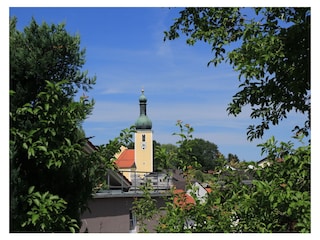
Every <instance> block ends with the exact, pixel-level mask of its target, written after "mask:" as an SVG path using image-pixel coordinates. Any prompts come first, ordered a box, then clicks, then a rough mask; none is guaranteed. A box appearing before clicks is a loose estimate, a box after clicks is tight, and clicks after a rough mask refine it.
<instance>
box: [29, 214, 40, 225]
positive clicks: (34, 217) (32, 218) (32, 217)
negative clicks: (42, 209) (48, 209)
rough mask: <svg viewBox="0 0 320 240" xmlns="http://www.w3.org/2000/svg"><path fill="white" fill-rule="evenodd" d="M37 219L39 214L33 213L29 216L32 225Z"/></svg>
mask: <svg viewBox="0 0 320 240" xmlns="http://www.w3.org/2000/svg"><path fill="white" fill-rule="evenodd" d="M38 219H39V214H33V215H32V216H31V222H32V224H33V225H36V221H37V220H38Z"/></svg>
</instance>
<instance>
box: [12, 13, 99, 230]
mask: <svg viewBox="0 0 320 240" xmlns="http://www.w3.org/2000/svg"><path fill="white" fill-rule="evenodd" d="M16 23H17V18H11V19H10V231H11V232H17V231H49V232H52V231H62V232H64V231H70V230H73V231H75V230H76V229H77V228H76V227H75V226H77V225H79V223H80V214H81V212H82V211H84V209H85V208H86V204H87V200H88V198H90V197H91V193H92V190H93V188H94V184H95V179H93V178H92V177H91V176H95V175H96V174H93V173H92V172H91V171H92V166H93V165H94V164H95V163H96V162H94V161H95V159H93V158H92V159H91V158H90V155H88V154H87V153H85V152H84V150H83V149H84V145H85V144H86V142H87V139H86V138H85V137H84V136H85V134H84V132H83V130H82V128H81V124H82V121H83V120H84V119H85V118H86V117H87V115H88V114H90V113H91V111H92V108H93V104H94V102H93V100H91V101H89V100H88V99H87V97H86V96H83V97H80V101H75V100H74V97H75V94H76V93H77V91H78V90H79V89H80V88H81V89H82V90H83V91H84V92H86V91H87V90H89V89H90V88H91V87H92V84H94V83H95V77H93V78H89V77H87V73H86V72H82V71H81V67H82V66H83V64H84V54H85V50H80V46H79V45H80V38H79V36H71V35H70V34H69V33H68V32H67V31H66V30H65V28H64V25H63V24H60V25H51V26H49V25H47V24H46V23H43V24H42V25H40V26H39V25H38V24H37V23H36V22H35V20H34V19H32V20H31V23H30V26H29V27H25V28H24V31H23V32H20V31H18V30H17V29H16ZM79 186H81V187H79ZM30 189H32V191H31V190H30ZM57 213H59V214H57ZM70 227H71V228H70Z"/></svg>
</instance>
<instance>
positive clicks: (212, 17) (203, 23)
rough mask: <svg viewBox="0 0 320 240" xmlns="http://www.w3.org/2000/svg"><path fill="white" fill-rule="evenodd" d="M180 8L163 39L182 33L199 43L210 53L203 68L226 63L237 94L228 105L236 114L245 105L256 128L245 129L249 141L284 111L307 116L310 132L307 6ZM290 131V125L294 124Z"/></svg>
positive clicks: (306, 127)
mask: <svg viewBox="0 0 320 240" xmlns="http://www.w3.org/2000/svg"><path fill="white" fill-rule="evenodd" d="M252 10H253V11H252V12H250V9H248V8H185V9H183V10H182V11H180V16H179V17H178V18H176V19H175V20H174V23H173V24H172V26H171V27H170V29H169V31H165V37H164V39H165V40H173V39H176V38H178V37H179V36H180V34H183V35H185V36H186V37H187V40H186V41H187V44H189V45H194V44H195V43H196V42H197V41H204V42H206V43H208V44H210V45H211V47H212V52H213V54H214V56H213V59H212V60H210V61H209V63H208V65H210V64H213V65H214V66H216V65H218V64H220V63H221V62H227V63H229V64H231V66H232V67H233V69H234V70H235V71H237V72H238V73H239V81H240V85H239V89H240V90H239V92H237V93H236V94H235V95H234V96H233V100H232V102H231V103H230V104H229V106H228V109H227V110H228V112H229V114H232V115H235V116H237V115H238V114H239V113H240V112H241V111H242V108H243V107H244V106H246V105H249V106H250V107H251V118H253V119H254V118H259V119H261V124H259V125H257V126H255V125H250V126H249V127H248V132H247V135H248V139H250V140H252V139H254V138H259V137H262V136H263V134H264V131H265V130H267V129H269V127H270V125H271V124H272V125H277V124H279V121H281V120H283V119H285V118H286V117H287V115H288V113H289V112H291V111H296V112H300V113H302V114H305V115H306V120H305V124H304V126H295V128H294V130H295V131H296V132H303V133H304V134H305V135H308V134H309V131H310V111H311V107H310V96H311V93H310V15H311V14H310V8H253V9H252ZM293 127H294V126H293Z"/></svg>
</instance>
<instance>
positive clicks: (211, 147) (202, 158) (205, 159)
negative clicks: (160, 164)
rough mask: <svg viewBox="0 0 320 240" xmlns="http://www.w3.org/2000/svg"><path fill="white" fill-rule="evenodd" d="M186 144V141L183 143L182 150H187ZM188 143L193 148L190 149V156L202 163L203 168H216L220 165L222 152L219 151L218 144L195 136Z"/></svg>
mask: <svg viewBox="0 0 320 240" xmlns="http://www.w3.org/2000/svg"><path fill="white" fill-rule="evenodd" d="M185 145H186V143H183V144H181V146H180V148H181V152H183V151H187V149H186V146H185ZM187 145H188V147H189V148H190V149H191V150H190V151H188V154H189V156H190V157H191V158H193V159H195V160H196V161H197V162H198V163H199V164H200V165H201V168H200V169H201V170H203V171H207V170H214V169H215V168H216V167H217V166H219V165H220V161H219V158H220V156H221V153H220V152H219V151H218V146H217V145H216V144H214V143H211V142H209V141H206V140H204V139H199V138H195V139H192V140H190V142H188V144H187ZM178 157H179V156H178Z"/></svg>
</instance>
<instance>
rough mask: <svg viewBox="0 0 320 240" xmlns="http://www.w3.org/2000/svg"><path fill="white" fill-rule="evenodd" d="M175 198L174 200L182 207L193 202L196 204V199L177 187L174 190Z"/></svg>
mask: <svg viewBox="0 0 320 240" xmlns="http://www.w3.org/2000/svg"><path fill="white" fill-rule="evenodd" d="M173 193H174V195H175V196H174V199H173V202H174V203H175V205H176V206H180V207H182V208H184V207H186V206H189V205H191V204H195V203H196V201H195V200H194V199H193V197H191V196H190V195H189V194H187V193H186V192H185V191H183V190H182V189H175V190H174V192H173Z"/></svg>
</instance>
